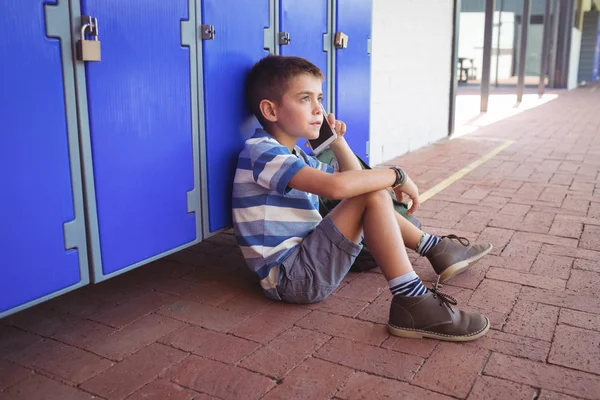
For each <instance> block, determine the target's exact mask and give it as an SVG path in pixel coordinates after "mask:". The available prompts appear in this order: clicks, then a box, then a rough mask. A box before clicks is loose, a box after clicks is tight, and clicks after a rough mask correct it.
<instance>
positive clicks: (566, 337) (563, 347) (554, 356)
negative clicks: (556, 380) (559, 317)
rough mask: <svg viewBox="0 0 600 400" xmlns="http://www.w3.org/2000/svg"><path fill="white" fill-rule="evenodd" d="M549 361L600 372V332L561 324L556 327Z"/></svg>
mask: <svg viewBox="0 0 600 400" xmlns="http://www.w3.org/2000/svg"><path fill="white" fill-rule="evenodd" d="M548 361H549V362H551V363H553V364H558V365H563V366H565V367H569V368H573V369H577V370H580V371H585V372H591V373H594V374H600V332H596V331H590V330H586V329H581V328H576V327H573V326H567V325H559V326H558V327H556V335H555V336H554V340H553V342H552V348H551V349H550V356H549V357H548Z"/></svg>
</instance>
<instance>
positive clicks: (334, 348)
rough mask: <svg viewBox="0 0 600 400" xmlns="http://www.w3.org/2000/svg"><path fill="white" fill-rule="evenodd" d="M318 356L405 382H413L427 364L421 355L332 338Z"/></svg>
mask: <svg viewBox="0 0 600 400" xmlns="http://www.w3.org/2000/svg"><path fill="white" fill-rule="evenodd" d="M315 357H317V358H321V359H323V360H326V361H330V362H333V363H336V364H341V365H345V366H347V367H350V368H354V369H357V370H360V371H365V372H369V373H372V374H375V375H380V376H385V377H388V378H391V379H397V380H401V381H410V380H411V379H412V378H413V376H414V374H415V372H416V371H417V370H418V369H419V367H420V366H421V364H422V363H423V359H422V358H420V357H415V356H411V355H408V354H400V353H396V352H391V351H387V350H385V349H382V348H379V347H373V346H369V345H366V344H362V343H357V342H352V341H349V340H345V339H341V338H333V339H331V340H330V341H329V342H328V343H327V344H325V345H324V346H323V347H321V349H319V351H318V352H317V353H316V355H315Z"/></svg>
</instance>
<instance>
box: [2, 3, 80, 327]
mask: <svg viewBox="0 0 600 400" xmlns="http://www.w3.org/2000/svg"><path fill="white" fill-rule="evenodd" d="M45 3H48V2H47V0H37V1H18V2H17V1H15V2H3V5H2V12H1V13H0V54H1V55H2V62H0V193H1V194H0V255H1V257H2V259H1V261H0V316H1V315H3V313H5V312H7V311H8V310H10V309H12V308H14V307H18V306H21V305H24V304H26V303H29V302H32V301H35V300H36V299H39V298H41V297H44V296H47V295H51V294H53V293H55V292H58V291H61V290H63V289H66V288H68V287H72V286H74V285H77V284H78V283H85V282H87V280H88V277H87V275H85V276H82V274H81V272H80V262H79V252H78V251H77V250H75V249H73V250H65V247H66V245H65V236H64V232H63V229H64V228H63V225H64V224H68V223H70V221H73V220H74V219H75V205H74V198H73V197H74V195H73V193H74V192H73V189H72V187H73V186H72V179H71V168H70V161H69V135H75V137H76V135H77V132H76V127H75V128H74V129H73V132H69V131H68V129H67V117H66V107H65V102H66V101H65V92H64V87H65V82H64V80H63V59H62V52H61V45H60V41H59V39H56V38H49V37H47V35H46V32H47V30H46V29H47V27H46V22H45V16H44V14H45V13H44V4H45ZM52 7H54V6H52ZM63 10H65V9H63ZM66 10H67V11H66V12H68V9H66ZM65 21H66V23H67V27H68V18H67V19H65ZM67 32H68V30H67ZM66 48H68V45H67V47H66ZM71 72H72V70H71ZM70 79H72V76H71V77H70ZM70 85H71V87H72V82H70ZM75 151H77V149H76V150H75ZM75 176H77V177H78V178H80V175H78V174H77V172H76V173H75ZM76 184H77V185H78V186H79V190H81V181H80V179H77V182H76ZM78 197H79V198H81V194H79V195H78ZM79 206H80V207H79V208H78V209H80V210H82V207H81V204H79ZM81 239H82V243H85V237H83V238H81ZM79 250H80V251H82V252H83V253H84V254H85V251H86V250H85V247H83V248H80V249H79ZM83 267H84V268H87V265H85V266H83ZM84 281H85V282H84Z"/></svg>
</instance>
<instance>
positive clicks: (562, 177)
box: [550, 166, 579, 186]
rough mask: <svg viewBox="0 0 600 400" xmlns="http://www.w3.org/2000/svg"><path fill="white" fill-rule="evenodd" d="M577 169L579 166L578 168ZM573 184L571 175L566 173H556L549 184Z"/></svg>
mask: <svg viewBox="0 0 600 400" xmlns="http://www.w3.org/2000/svg"><path fill="white" fill-rule="evenodd" d="M578 168H579V166H578ZM571 182H573V175H572V174H567V173H561V172H557V173H555V174H554V175H553V176H552V178H551V179H550V183H552V184H555V185H565V186H568V185H570V184H571Z"/></svg>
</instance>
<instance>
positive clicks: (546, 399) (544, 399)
mask: <svg viewBox="0 0 600 400" xmlns="http://www.w3.org/2000/svg"><path fill="white" fill-rule="evenodd" d="M537 399H538V400H578V398H577V397H572V396H567V395H566V394H564V393H557V392H553V391H551V390H547V389H542V390H540V395H539V396H538V397H537Z"/></svg>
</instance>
